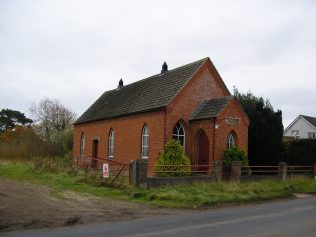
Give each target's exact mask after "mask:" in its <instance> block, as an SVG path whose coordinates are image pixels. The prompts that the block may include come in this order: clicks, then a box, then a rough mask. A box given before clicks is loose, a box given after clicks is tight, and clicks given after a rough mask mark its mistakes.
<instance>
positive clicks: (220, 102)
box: [190, 96, 234, 120]
mask: <svg viewBox="0 0 316 237" xmlns="http://www.w3.org/2000/svg"><path fill="white" fill-rule="evenodd" d="M233 98H234V96H226V97H222V98H218V99H213V100H205V101H204V102H202V103H201V104H200V106H199V107H198V108H197V110H196V111H195V112H194V113H192V115H191V117H190V120H200V119H208V118H215V117H217V116H218V115H219V114H220V113H221V111H222V110H223V109H224V108H225V107H226V105H227V104H228V103H229V102H230V101H231V100H232V99H233Z"/></svg>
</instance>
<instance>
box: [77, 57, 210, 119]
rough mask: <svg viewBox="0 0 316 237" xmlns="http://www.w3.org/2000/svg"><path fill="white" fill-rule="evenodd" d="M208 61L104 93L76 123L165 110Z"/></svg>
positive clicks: (203, 60) (198, 62)
mask: <svg viewBox="0 0 316 237" xmlns="http://www.w3.org/2000/svg"><path fill="white" fill-rule="evenodd" d="M207 60H209V58H204V59H201V60H198V61H196V62H193V63H190V64H187V65H184V66H181V67H178V68H175V69H172V70H169V71H167V72H165V73H163V74H157V75H154V76H151V77H148V78H146V79H143V80H140V81H137V82H134V83H131V84H129V85H126V86H124V87H122V88H120V89H114V90H110V91H106V92H104V93H103V94H102V95H101V96H100V97H99V98H98V99H97V100H96V101H95V102H94V103H93V104H92V105H91V106H90V107H89V108H88V109H87V111H85V112H84V113H83V114H82V115H81V116H80V117H79V119H78V120H77V121H76V122H75V124H80V123H87V122H93V121H97V120H102V119H109V118H115V117H120V116H125V115H130V114H135V113H140V112H147V111H152V110H157V109H160V108H164V107H166V106H167V105H168V104H169V103H170V102H171V101H172V99H173V98H174V97H175V96H176V95H177V94H178V92H179V91H180V90H181V89H182V88H183V87H184V86H185V84H186V83H187V82H188V81H189V80H190V79H191V78H192V76H193V75H194V74H195V72H196V71H197V70H198V69H199V68H200V67H201V66H202V65H203V64H204V62H206V61H207Z"/></svg>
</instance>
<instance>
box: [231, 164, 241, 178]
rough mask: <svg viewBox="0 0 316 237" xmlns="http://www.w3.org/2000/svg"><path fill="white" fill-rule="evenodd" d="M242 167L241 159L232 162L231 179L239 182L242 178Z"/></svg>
mask: <svg viewBox="0 0 316 237" xmlns="http://www.w3.org/2000/svg"><path fill="white" fill-rule="evenodd" d="M241 167H242V162H241V161H232V164H231V176H230V179H231V181H235V182H239V181H240V178H241Z"/></svg>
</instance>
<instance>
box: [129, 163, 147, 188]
mask: <svg viewBox="0 0 316 237" xmlns="http://www.w3.org/2000/svg"><path fill="white" fill-rule="evenodd" d="M147 169H148V161H147V159H139V160H133V161H132V162H131V163H130V182H131V183H132V184H133V185H136V186H142V187H146V186H147Z"/></svg>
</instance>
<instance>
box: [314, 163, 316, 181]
mask: <svg viewBox="0 0 316 237" xmlns="http://www.w3.org/2000/svg"><path fill="white" fill-rule="evenodd" d="M314 179H316V163H314Z"/></svg>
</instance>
